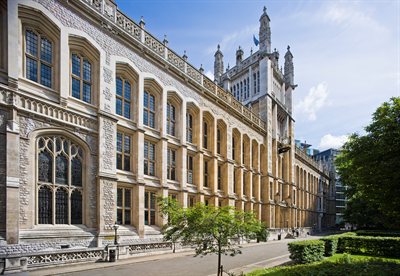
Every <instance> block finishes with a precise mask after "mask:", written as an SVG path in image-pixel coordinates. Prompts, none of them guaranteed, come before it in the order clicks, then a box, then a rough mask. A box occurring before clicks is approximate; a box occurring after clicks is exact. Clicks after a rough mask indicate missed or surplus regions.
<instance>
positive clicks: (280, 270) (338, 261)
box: [246, 254, 400, 276]
mask: <svg viewBox="0 0 400 276" xmlns="http://www.w3.org/2000/svg"><path fill="white" fill-rule="evenodd" d="M246 275H247V276H263V275H268V276H271V275H272V276H278V275H299V276H303V275H321V276H322V275H335V276H336V275H345V276H348V275H357V276H358V275H376V276H381V275H400V259H390V258H377V257H370V256H359V255H349V254H335V255H334V256H332V257H329V258H326V259H325V260H323V261H321V262H316V263H311V264H300V265H292V266H278V267H273V268H269V269H260V270H255V271H253V272H251V273H248V274H246Z"/></svg>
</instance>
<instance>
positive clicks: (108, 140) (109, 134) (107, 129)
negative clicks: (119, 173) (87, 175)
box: [102, 119, 115, 171]
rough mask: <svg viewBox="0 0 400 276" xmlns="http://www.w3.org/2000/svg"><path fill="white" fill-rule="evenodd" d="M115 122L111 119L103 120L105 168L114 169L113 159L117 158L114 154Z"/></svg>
mask: <svg viewBox="0 0 400 276" xmlns="http://www.w3.org/2000/svg"><path fill="white" fill-rule="evenodd" d="M113 133H114V123H113V122H112V121H110V120H106V119H104V120H103V135H104V139H103V141H102V144H103V148H104V152H103V168H104V169H105V170H109V171H111V170H112V169H113V160H114V159H115V154H114V142H115V139H114V134H113Z"/></svg>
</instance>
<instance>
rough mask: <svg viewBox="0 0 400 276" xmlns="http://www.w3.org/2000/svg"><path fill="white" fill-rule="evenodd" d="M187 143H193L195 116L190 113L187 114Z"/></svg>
mask: <svg viewBox="0 0 400 276" xmlns="http://www.w3.org/2000/svg"><path fill="white" fill-rule="evenodd" d="M186 141H187V142H189V143H193V116H192V114H190V113H189V112H187V113H186Z"/></svg>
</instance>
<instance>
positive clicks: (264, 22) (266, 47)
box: [259, 7, 271, 53]
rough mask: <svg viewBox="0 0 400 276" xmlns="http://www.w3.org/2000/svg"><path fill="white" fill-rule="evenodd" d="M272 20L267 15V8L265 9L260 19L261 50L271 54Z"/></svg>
mask: <svg viewBox="0 0 400 276" xmlns="http://www.w3.org/2000/svg"><path fill="white" fill-rule="evenodd" d="M270 22H271V20H270V19H269V16H268V14H267V8H266V7H264V12H263V14H262V15H261V17H260V31H259V38H260V50H261V51H266V52H267V53H271V28H270V25H269V23H270Z"/></svg>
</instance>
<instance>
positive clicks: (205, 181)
mask: <svg viewBox="0 0 400 276" xmlns="http://www.w3.org/2000/svg"><path fill="white" fill-rule="evenodd" d="M208 176H209V172H208V160H204V164H203V187H206V188H208V187H209V185H208V184H209V183H208Z"/></svg>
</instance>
